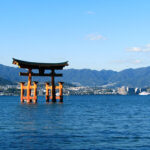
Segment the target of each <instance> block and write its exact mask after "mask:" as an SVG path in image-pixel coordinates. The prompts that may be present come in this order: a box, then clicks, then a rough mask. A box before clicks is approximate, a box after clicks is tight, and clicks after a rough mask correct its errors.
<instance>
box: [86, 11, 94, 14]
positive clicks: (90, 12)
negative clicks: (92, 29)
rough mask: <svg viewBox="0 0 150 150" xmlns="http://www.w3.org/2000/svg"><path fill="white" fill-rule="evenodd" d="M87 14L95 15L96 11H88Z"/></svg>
mask: <svg viewBox="0 0 150 150" xmlns="http://www.w3.org/2000/svg"><path fill="white" fill-rule="evenodd" d="M86 13H87V14H88V15H94V14H95V12H94V11H87V12H86Z"/></svg>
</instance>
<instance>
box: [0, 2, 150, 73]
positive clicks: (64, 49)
mask: <svg viewBox="0 0 150 150" xmlns="http://www.w3.org/2000/svg"><path fill="white" fill-rule="evenodd" d="M0 52H1V55H0V63H1V64H4V65H8V66H12V58H13V57H15V58H18V59H23V60H28V61H39V62H62V61H66V60H68V61H69V64H70V66H69V67H68V68H76V69H83V68H89V69H96V70H101V69H112V70H117V71H119V70H123V69H126V68H138V67H146V66H150V1H149V0H1V1H0Z"/></svg>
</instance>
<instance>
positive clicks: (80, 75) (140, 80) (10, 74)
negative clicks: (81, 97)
mask: <svg viewBox="0 0 150 150" xmlns="http://www.w3.org/2000/svg"><path fill="white" fill-rule="evenodd" d="M20 71H24V70H21V69H19V68H15V67H9V66H5V65H0V82H1V83H4V82H6V83H7V82H10V83H12V82H13V83H14V82H19V81H26V80H27V77H20V76H19V72H20ZM61 72H62V73H63V78H57V80H62V81H64V82H67V83H73V84H77V85H84V86H103V87H119V86H123V85H124V86H129V87H150V67H144V68H138V69H126V70H123V71H120V72H116V71H112V70H101V71H97V70H90V69H65V70H62V71H61ZM33 80H37V81H43V82H44V81H50V77H46V78H45V77H43V78H42V77H35V78H34V79H33Z"/></svg>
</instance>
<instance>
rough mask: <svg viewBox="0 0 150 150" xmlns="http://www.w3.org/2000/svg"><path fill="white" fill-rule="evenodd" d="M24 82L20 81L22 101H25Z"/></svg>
mask: <svg viewBox="0 0 150 150" xmlns="http://www.w3.org/2000/svg"><path fill="white" fill-rule="evenodd" d="M24 84H25V82H20V86H21V95H20V99H21V103H23V102H24Z"/></svg>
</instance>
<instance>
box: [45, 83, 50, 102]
mask: <svg viewBox="0 0 150 150" xmlns="http://www.w3.org/2000/svg"><path fill="white" fill-rule="evenodd" d="M46 102H47V103H48V102H49V83H48V82H47V83H46Z"/></svg>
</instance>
